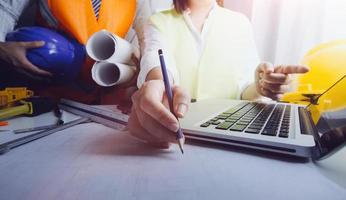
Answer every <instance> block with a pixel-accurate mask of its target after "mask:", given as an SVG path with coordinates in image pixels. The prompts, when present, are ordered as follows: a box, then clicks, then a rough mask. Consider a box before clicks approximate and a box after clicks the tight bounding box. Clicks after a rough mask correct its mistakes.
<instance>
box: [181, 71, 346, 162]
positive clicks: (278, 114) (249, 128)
mask: <svg viewBox="0 0 346 200" xmlns="http://www.w3.org/2000/svg"><path fill="white" fill-rule="evenodd" d="M336 85H337V86H338V87H344V86H346V77H345V76H344V77H343V78H342V79H340V80H339V81H338V82H337V83H335V84H334V85H333V86H332V87H331V88H329V89H328V90H327V91H326V92H325V93H323V94H320V95H319V96H318V98H316V99H317V100H318V99H319V98H320V97H321V96H323V95H326V93H328V92H329V91H331V90H333V89H334V88H335V87H336ZM345 101H346V100H345ZM342 112H343V113H344V114H341V118H343V120H344V122H341V124H339V125H338V127H331V131H330V134H335V128H340V127H342V125H345V126H346V109H344V110H342ZM339 116H340V115H339ZM331 121H333V120H332V119H331ZM180 122H181V127H182V128H183V131H184V134H185V136H186V138H191V139H196V140H202V141H210V142H216V143H222V144H229V145H234V146H241V147H247V148H252V149H259V150H265V151H271V152H276V153H281V154H288V155H293V156H298V157H312V158H314V159H319V158H321V157H323V156H325V155H327V154H328V153H329V151H331V150H333V149H334V150H335V148H336V147H335V148H325V147H323V144H324V143H325V142H324V143H323V141H321V138H322V139H326V138H330V137H326V136H328V134H325V135H324V136H325V137H322V134H321V133H319V132H318V130H317V127H316V125H315V123H314V122H313V120H312V117H311V114H310V111H309V109H308V107H306V106H302V105H295V104H287V103H276V102H266V103H261V102H249V101H240V100H220V99H214V100H213V99H212V100H202V101H198V102H196V103H192V104H191V105H190V108H189V112H188V114H187V115H186V116H185V117H184V118H183V119H182V120H181V121H180ZM343 123H344V124H343ZM333 130H334V132H333ZM338 131H340V130H339V129H338ZM341 131H343V130H341ZM338 134H339V135H340V133H338ZM342 134H344V135H345V137H346V131H344V133H341V135H342ZM343 139H345V138H341V139H340V140H341V141H342V142H344V141H343ZM339 145H340V144H339Z"/></svg>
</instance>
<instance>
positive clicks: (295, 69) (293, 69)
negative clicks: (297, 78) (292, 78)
mask: <svg viewBox="0 0 346 200" xmlns="http://www.w3.org/2000/svg"><path fill="white" fill-rule="evenodd" d="M309 70H310V69H309V67H307V66H304V65H286V66H284V65H280V66H278V67H276V68H275V72H276V73H283V74H304V73H307V72H309Z"/></svg>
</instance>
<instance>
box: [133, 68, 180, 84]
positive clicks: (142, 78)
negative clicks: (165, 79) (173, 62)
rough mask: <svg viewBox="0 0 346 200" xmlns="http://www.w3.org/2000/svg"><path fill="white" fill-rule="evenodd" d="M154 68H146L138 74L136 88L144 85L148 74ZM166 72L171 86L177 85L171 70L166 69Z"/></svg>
mask: <svg viewBox="0 0 346 200" xmlns="http://www.w3.org/2000/svg"><path fill="white" fill-rule="evenodd" d="M156 67H159V66H156ZM156 67H150V68H146V69H145V70H144V69H143V70H142V69H141V71H140V72H139V75H138V78H137V87H138V88H141V87H142V85H143V84H144V83H145V81H146V79H147V76H148V74H149V72H150V71H151V70H152V69H154V68H156ZM167 72H168V76H169V78H170V83H171V85H177V84H178V82H177V81H176V80H175V78H174V75H173V72H172V71H171V69H167Z"/></svg>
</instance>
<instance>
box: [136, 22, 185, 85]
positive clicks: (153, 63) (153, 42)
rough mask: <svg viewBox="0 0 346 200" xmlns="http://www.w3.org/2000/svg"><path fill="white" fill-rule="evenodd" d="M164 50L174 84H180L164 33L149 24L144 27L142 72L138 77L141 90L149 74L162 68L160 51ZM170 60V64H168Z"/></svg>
mask: <svg viewBox="0 0 346 200" xmlns="http://www.w3.org/2000/svg"><path fill="white" fill-rule="evenodd" d="M159 49H162V50H163V52H164V55H165V59H166V64H167V63H170V64H168V65H166V67H167V72H168V73H169V76H170V78H171V83H172V84H179V77H178V76H177V74H178V72H177V68H176V66H175V62H174V59H172V58H173V57H172V55H171V54H170V52H169V51H168V48H167V45H166V42H165V40H164V38H163V36H162V33H161V32H160V31H159V30H158V29H157V28H156V27H155V25H153V24H152V23H150V22H148V23H147V24H146V25H145V27H144V40H143V54H142V59H141V70H140V72H139V75H138V80H137V86H138V88H140V87H141V86H142V85H143V83H144V82H145V80H146V77H147V75H148V73H149V72H150V71H151V70H152V69H154V68H155V67H160V59H159V55H158V50H159ZM168 59H169V62H167V61H168Z"/></svg>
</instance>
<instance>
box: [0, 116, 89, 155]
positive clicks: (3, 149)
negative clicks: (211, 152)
mask: <svg viewBox="0 0 346 200" xmlns="http://www.w3.org/2000/svg"><path fill="white" fill-rule="evenodd" d="M89 121H90V119H88V118H80V119H77V120H74V121H71V122H68V123H65V124H63V125H60V126H58V127H56V128H52V129H48V130H43V131H40V132H38V133H34V134H31V135H28V136H25V137H22V138H18V139H15V140H12V141H9V142H6V143H4V144H1V145H0V154H4V153H6V152H8V151H10V150H11V149H13V148H16V147H18V146H20V145H23V144H26V143H29V142H32V141H34V140H37V139H40V138H42V137H46V136H48V135H51V134H53V133H56V132H58V131H62V130H64V129H67V128H70V127H72V126H75V125H78V124H81V123H86V122H89Z"/></svg>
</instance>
